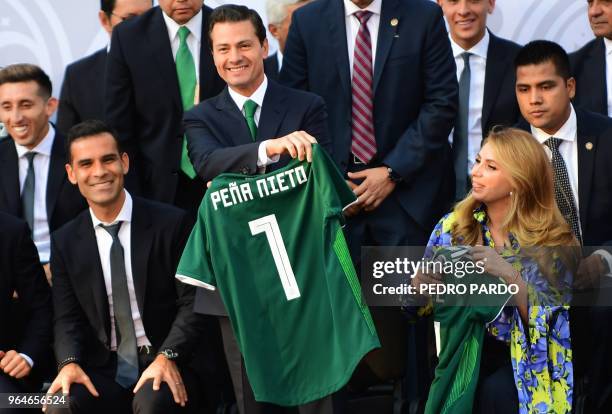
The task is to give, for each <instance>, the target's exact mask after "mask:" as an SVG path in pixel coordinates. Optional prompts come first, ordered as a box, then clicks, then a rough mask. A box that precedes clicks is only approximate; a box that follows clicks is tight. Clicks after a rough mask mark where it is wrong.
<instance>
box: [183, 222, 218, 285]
mask: <svg viewBox="0 0 612 414" xmlns="http://www.w3.org/2000/svg"><path fill="white" fill-rule="evenodd" d="M176 278H177V279H178V280H180V281H181V282H183V283H187V284H190V285H194V286H197V287H203V288H206V289H209V290H215V289H216V287H215V285H216V280H215V274H214V272H213V267H212V263H211V260H210V250H209V246H208V238H207V234H206V225H205V219H204V216H203V215H202V214H200V216H199V217H198V221H197V222H196V224H195V226H194V227H193V230H191V235H190V236H189V239H188V240H187V245H186V246H185V250H183V255H182V256H181V260H180V261H179V264H178V268H177V269H176Z"/></svg>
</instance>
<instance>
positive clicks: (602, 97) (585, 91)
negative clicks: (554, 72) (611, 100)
mask: <svg viewBox="0 0 612 414" xmlns="http://www.w3.org/2000/svg"><path fill="white" fill-rule="evenodd" d="M569 58H570V64H571V67H572V76H574V78H575V79H576V96H575V97H574V103H575V104H576V105H577V106H579V107H582V108H584V109H587V110H589V111H592V112H597V113H599V114H602V115H606V116H607V115H608V89H607V86H606V85H607V82H606V47H605V45H604V41H603V38H597V39H594V40H591V41H590V42H589V43H587V44H586V45H584V46H583V47H582V48H580V49H579V50H577V51H576V52H574V53H571V54H570V56H569Z"/></svg>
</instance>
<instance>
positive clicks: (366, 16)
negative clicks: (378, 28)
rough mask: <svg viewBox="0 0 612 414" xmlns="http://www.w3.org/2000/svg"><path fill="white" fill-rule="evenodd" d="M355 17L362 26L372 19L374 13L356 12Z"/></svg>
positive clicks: (366, 11)
mask: <svg viewBox="0 0 612 414" xmlns="http://www.w3.org/2000/svg"><path fill="white" fill-rule="evenodd" d="M355 17H356V18H357V19H358V20H359V23H360V24H366V23H367V22H368V20H370V17H372V12H371V11H368V10H361V11H358V12H355Z"/></svg>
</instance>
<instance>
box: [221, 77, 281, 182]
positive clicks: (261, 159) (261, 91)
mask: <svg viewBox="0 0 612 414" xmlns="http://www.w3.org/2000/svg"><path fill="white" fill-rule="evenodd" d="M267 89H268V78H267V77H266V76H265V75H264V80H263V82H262V83H261V85H259V87H258V88H257V89H256V90H255V92H253V94H252V95H251V96H244V95H241V94H239V93H238V92H236V91H235V90H233V89H232V88H230V87H228V88H227V90H228V91H229V94H230V97H231V98H232V100H233V101H234V103H235V104H236V106H237V107H238V109H240V112H242V115H243V116H245V113H244V103H245V102H246V101H248V100H249V99H250V100H251V101H253V102H255V103H256V104H257V108H256V109H255V114H254V115H253V118H255V125H257V126H259V117H260V116H261V108H262V106H263V102H264V97H265V96H266V90H267ZM267 142H268V140H265V141H262V142H261V143H260V144H259V147H258V150H257V166H258V167H259V168H261V169H262V171H260V172H264V171H265V166H266V165H269V164H273V163H275V162H277V161H278V160H279V158H280V156H279V155H275V156H274V157H273V158H268V154H267V152H266V143H267Z"/></svg>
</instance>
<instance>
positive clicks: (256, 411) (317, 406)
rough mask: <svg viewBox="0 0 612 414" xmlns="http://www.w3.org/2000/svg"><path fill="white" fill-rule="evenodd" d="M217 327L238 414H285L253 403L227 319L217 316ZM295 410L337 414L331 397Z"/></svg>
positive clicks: (302, 412) (309, 412)
mask: <svg viewBox="0 0 612 414" xmlns="http://www.w3.org/2000/svg"><path fill="white" fill-rule="evenodd" d="M219 325H220V326H221V334H222V335H223V346H224V348H225V357H226V358H227V365H228V366H229V370H230V374H231V376H232V382H233V384H234V393H235V394H236V404H237V405H238V411H239V412H240V414H276V413H285V412H287V411H285V408H284V407H280V406H276V405H274V404H269V403H260V402H257V401H255V395H254V394H253V389H252V388H251V385H250V384H249V380H248V378H247V374H246V370H245V368H244V361H243V359H242V355H241V354H240V349H239V348H238V342H236V337H235V336H234V331H233V330H232V324H231V322H230V320H229V318H228V317H225V316H219ZM296 409H297V411H298V412H299V414H332V413H334V412H337V410H334V402H333V399H332V396H331V395H328V396H327V397H324V398H321V399H319V400H316V401H313V402H310V403H308V404H303V405H300V406H297V407H296Z"/></svg>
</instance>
